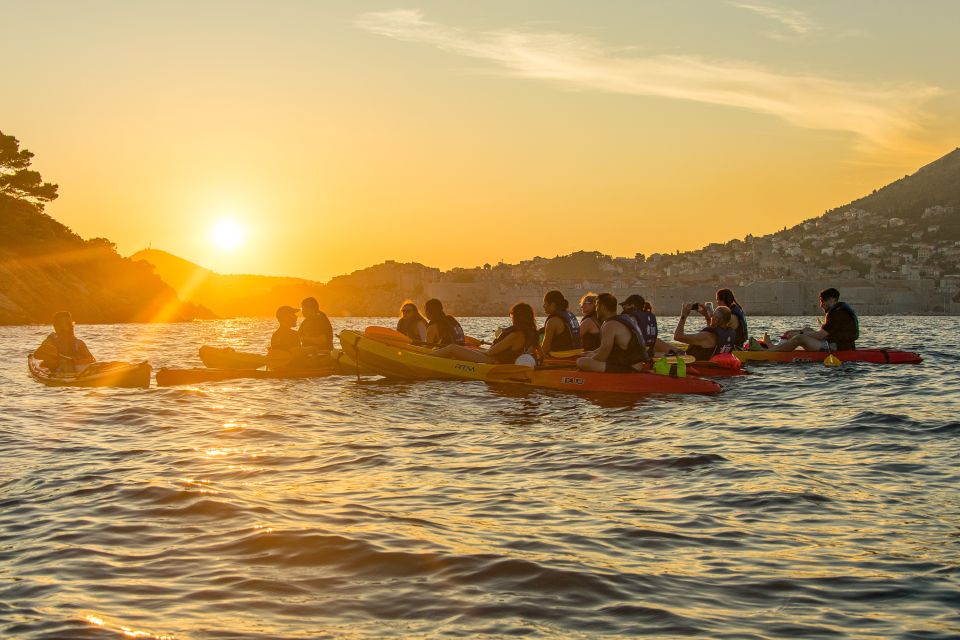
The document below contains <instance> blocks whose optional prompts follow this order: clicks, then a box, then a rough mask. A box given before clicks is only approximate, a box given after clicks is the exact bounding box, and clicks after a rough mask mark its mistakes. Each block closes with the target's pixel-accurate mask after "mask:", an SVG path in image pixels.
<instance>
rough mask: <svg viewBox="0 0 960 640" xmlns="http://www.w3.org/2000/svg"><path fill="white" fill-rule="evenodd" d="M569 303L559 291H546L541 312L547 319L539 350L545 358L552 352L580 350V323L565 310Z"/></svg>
mask: <svg viewBox="0 0 960 640" xmlns="http://www.w3.org/2000/svg"><path fill="white" fill-rule="evenodd" d="M569 306H570V303H569V302H567V299H566V298H564V297H563V294H562V293H560V292H559V291H556V290H554V291H548V292H547V294H546V295H545V296H543V311H544V312H545V313H546V314H547V319H546V320H545V321H544V323H543V342H542V343H541V346H540V348H541V350H542V351H543V354H544V355H545V356H549V355H550V353H551V352H554V351H571V350H573V349H580V348H581V346H582V345H581V343H580V322H579V321H578V320H577V316H575V315H573V314H572V313H570V312H569V311H568V310H567V309H568V307H569Z"/></svg>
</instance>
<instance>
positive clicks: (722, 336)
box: [687, 327, 737, 362]
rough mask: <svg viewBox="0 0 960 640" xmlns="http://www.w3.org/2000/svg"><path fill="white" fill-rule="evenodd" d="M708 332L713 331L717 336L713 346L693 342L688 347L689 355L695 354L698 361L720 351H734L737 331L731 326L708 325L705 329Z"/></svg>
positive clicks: (707, 358)
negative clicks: (703, 345)
mask: <svg viewBox="0 0 960 640" xmlns="http://www.w3.org/2000/svg"><path fill="white" fill-rule="evenodd" d="M704 331H706V332H707V333H712V334H713V335H714V337H715V338H716V340H715V342H716V344H714V346H713V347H701V346H699V345H696V344H692V345H690V346H689V347H687V355H688V356H693V357H694V358H696V359H697V361H698V362H699V361H704V360H709V359H710V358H712V357H713V356H715V355H717V354H718V353H733V350H734V348H735V347H736V344H737V332H736V331H735V330H734V329H731V328H730V327H722V328H721V327H707V328H706V329H704Z"/></svg>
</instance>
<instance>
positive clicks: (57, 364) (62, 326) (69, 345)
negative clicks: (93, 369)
mask: <svg viewBox="0 0 960 640" xmlns="http://www.w3.org/2000/svg"><path fill="white" fill-rule="evenodd" d="M33 357H34V358H37V359H38V360H40V361H41V362H42V364H43V366H44V368H46V369H49V370H50V371H54V372H60V373H63V372H68V371H70V372H77V371H82V370H83V368H84V367H86V366H87V365H88V364H92V363H94V362H96V360H97V359H96V358H94V357H93V354H92V353H90V350H89V349H87V345H86V344H85V343H84V342H83V340H80V339H79V338H77V336H76V335H75V334H74V326H73V316H72V315H70V312H69V311H57V312H56V313H55V314H53V333H51V334H50V335H48V336H47V337H46V338H45V339H44V341H43V342H42V343H41V344H40V346H39V347H37V350H36V351H34V352H33Z"/></svg>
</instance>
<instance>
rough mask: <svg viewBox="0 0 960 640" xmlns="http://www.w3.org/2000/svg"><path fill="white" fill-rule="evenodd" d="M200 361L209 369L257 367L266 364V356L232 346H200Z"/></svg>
mask: <svg viewBox="0 0 960 640" xmlns="http://www.w3.org/2000/svg"><path fill="white" fill-rule="evenodd" d="M200 362H202V363H203V365H204V366H205V367H210V368H211V369H259V368H260V367H263V366H266V364H267V356H265V355H261V354H259V353H245V352H243V351H236V350H235V349H233V348H232V347H222V348H221V347H211V346H209V345H203V346H202V347H200Z"/></svg>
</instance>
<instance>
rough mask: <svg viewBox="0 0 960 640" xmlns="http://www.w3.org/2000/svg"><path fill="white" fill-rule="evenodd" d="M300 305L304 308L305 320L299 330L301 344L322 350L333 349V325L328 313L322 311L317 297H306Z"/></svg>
mask: <svg viewBox="0 0 960 640" xmlns="http://www.w3.org/2000/svg"><path fill="white" fill-rule="evenodd" d="M300 306H301V307H302V308H303V320H302V321H301V322H300V328H299V330H298V333H299V335H300V342H301V344H302V345H303V346H304V347H314V348H316V349H320V350H321V351H330V350H331V349H333V326H332V325H331V324H330V319H329V318H327V314H325V313H324V312H323V311H320V304H319V303H318V302H317V299H316V298H312V297H311V298H304V300H303V302H301V303H300Z"/></svg>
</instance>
